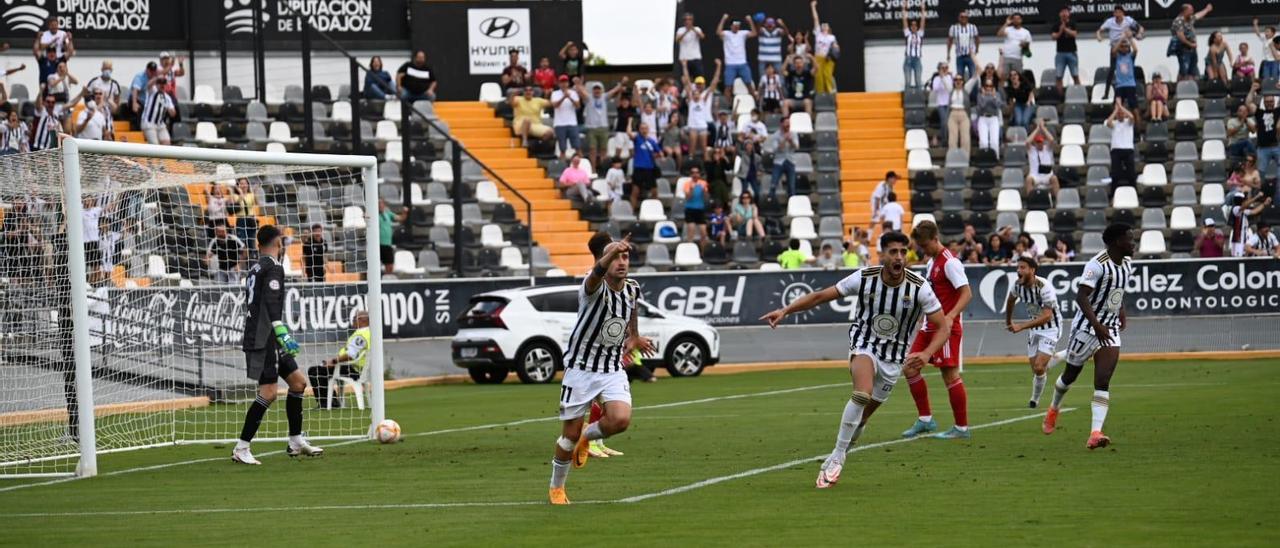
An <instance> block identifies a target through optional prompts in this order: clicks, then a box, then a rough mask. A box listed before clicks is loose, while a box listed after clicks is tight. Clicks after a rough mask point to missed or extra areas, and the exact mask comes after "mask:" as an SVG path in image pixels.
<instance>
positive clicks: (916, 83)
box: [902, 0, 928, 89]
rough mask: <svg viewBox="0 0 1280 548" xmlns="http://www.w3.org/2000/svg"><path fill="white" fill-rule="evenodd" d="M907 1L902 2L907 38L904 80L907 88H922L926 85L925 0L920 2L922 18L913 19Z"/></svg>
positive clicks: (903, 63)
mask: <svg viewBox="0 0 1280 548" xmlns="http://www.w3.org/2000/svg"><path fill="white" fill-rule="evenodd" d="M908 3H909V2H907V1H906V0H903V2H902V35H903V37H904V38H906V41H907V43H906V45H907V48H906V51H905V54H906V55H905V56H904V58H903V60H902V81H903V82H906V88H907V89H920V88H923V87H924V82H923V81H922V80H921V79H922V78H923V77H924V61H923V60H922V59H921V58H922V57H923V56H924V20H925V11H924V8H925V4H927V3H928V2H924V1H923V0H922V1H921V2H920V19H911V18H910V15H908V13H907V4H908Z"/></svg>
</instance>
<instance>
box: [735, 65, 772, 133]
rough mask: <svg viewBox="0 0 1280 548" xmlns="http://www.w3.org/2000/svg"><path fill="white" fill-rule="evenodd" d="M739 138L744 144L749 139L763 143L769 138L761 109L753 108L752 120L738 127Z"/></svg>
mask: <svg viewBox="0 0 1280 548" xmlns="http://www.w3.org/2000/svg"><path fill="white" fill-rule="evenodd" d="M766 70H768V69H766ZM738 138H739V139H740V140H742V143H743V145H744V146H745V145H746V143H747V142H748V141H751V142H754V143H756V144H762V143H764V142H765V140H766V139H768V138H769V128H768V126H765V125H764V122H763V121H761V120H760V109H752V110H751V121H750V122H748V123H745V124H742V126H740V127H739V128H738Z"/></svg>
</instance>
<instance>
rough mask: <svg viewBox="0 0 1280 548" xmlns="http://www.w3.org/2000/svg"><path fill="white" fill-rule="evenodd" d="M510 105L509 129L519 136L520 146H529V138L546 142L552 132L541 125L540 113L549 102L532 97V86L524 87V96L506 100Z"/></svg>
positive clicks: (515, 96)
mask: <svg viewBox="0 0 1280 548" xmlns="http://www.w3.org/2000/svg"><path fill="white" fill-rule="evenodd" d="M507 102H509V103H510V104H511V112H512V119H511V129H513V130H514V131H515V134H516V135H519V136H520V146H522V147H527V146H529V138H530V137H533V138H534V139H541V140H544V141H545V140H548V139H551V137H552V136H553V135H554V132H553V131H552V129H551V128H550V127H547V125H546V124H544V123H542V111H544V110H546V109H547V107H549V106H550V105H551V101H548V100H546V99H543V98H541V97H534V96H533V86H525V87H524V95H514V96H512V97H511V98H510V99H508V100H507Z"/></svg>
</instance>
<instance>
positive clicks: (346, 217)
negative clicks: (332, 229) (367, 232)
mask: <svg viewBox="0 0 1280 548" xmlns="http://www.w3.org/2000/svg"><path fill="white" fill-rule="evenodd" d="M365 226H367V225H366V224H365V220H364V209H361V207H360V206H357V205H351V206H347V207H344V208H342V228H354V229H358V230H363V229H364V228H365Z"/></svg>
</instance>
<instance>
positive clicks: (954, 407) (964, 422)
mask: <svg viewBox="0 0 1280 548" xmlns="http://www.w3.org/2000/svg"><path fill="white" fill-rule="evenodd" d="M947 396H948V397H949V398H951V414H952V415H954V416H955V419H956V428H957V429H959V430H968V429H969V395H968V393H966V392H965V391H964V379H956V382H953V383H951V384H949V385H947Z"/></svg>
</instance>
